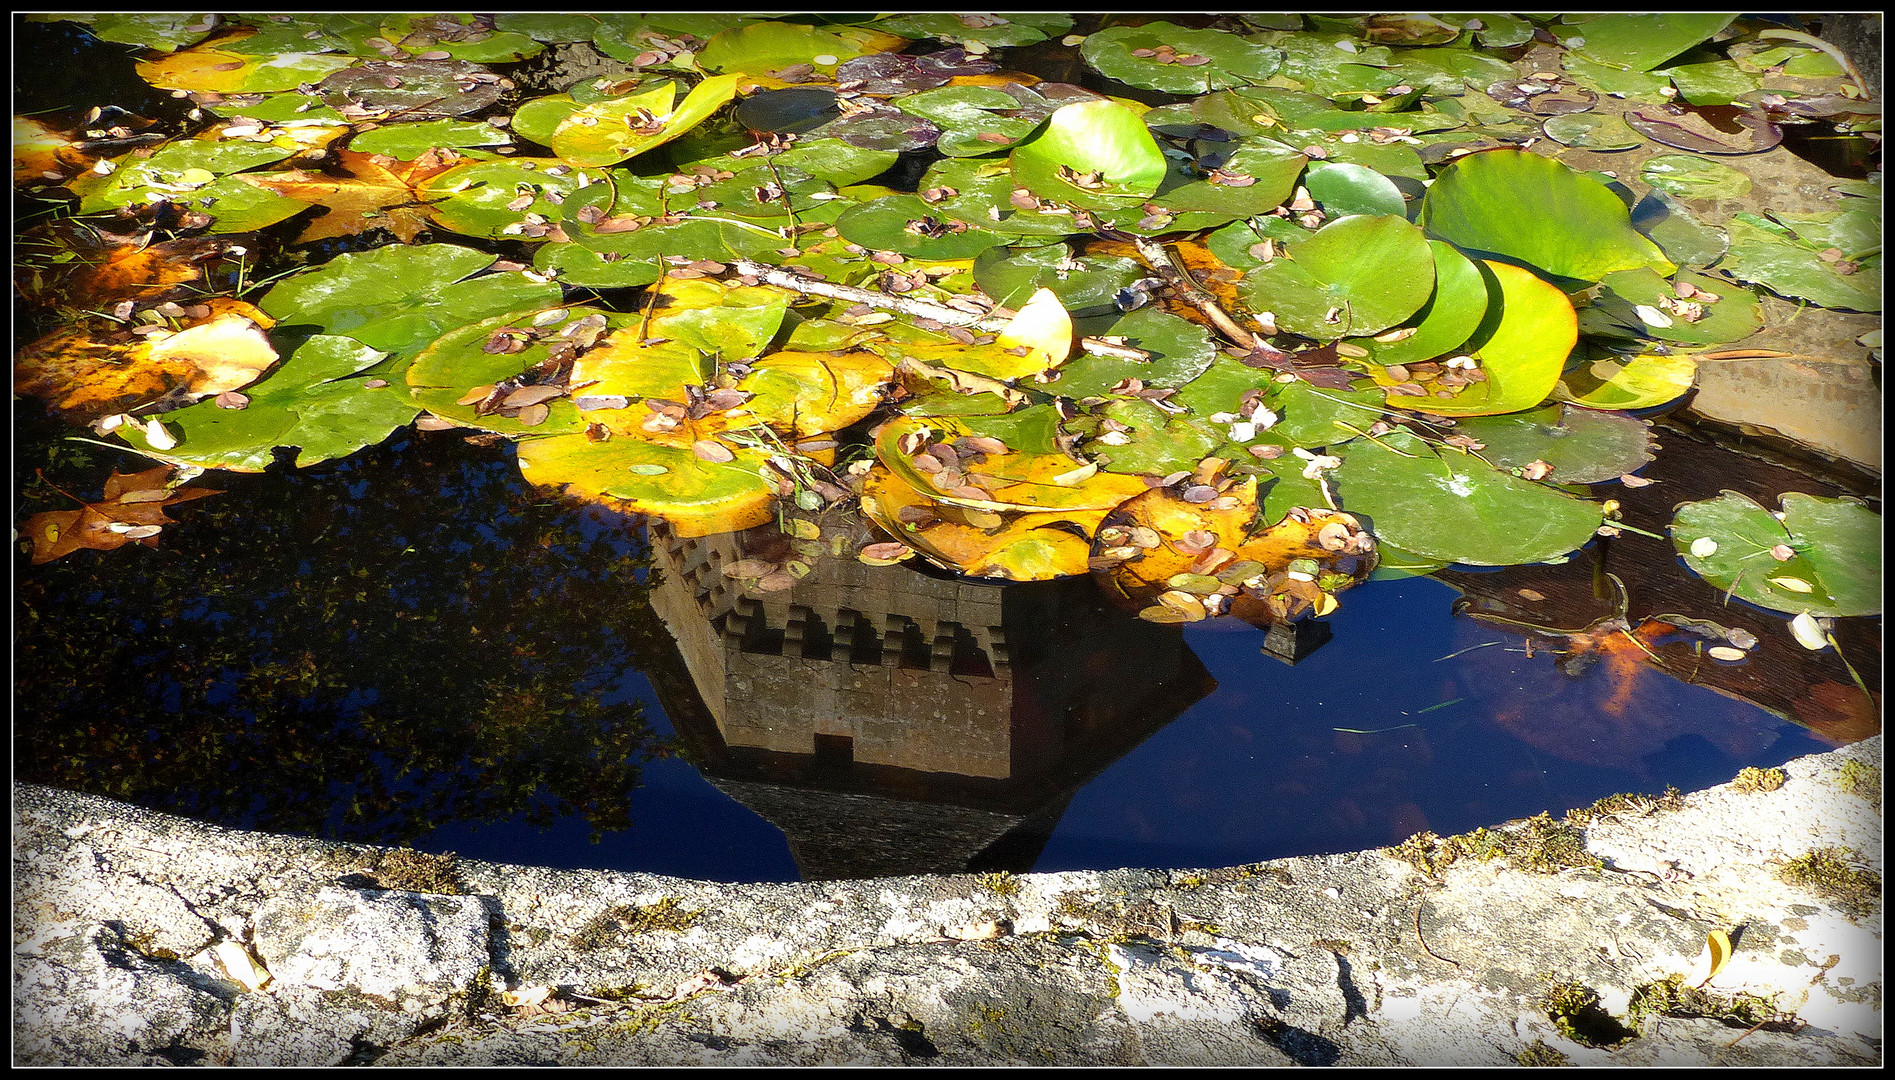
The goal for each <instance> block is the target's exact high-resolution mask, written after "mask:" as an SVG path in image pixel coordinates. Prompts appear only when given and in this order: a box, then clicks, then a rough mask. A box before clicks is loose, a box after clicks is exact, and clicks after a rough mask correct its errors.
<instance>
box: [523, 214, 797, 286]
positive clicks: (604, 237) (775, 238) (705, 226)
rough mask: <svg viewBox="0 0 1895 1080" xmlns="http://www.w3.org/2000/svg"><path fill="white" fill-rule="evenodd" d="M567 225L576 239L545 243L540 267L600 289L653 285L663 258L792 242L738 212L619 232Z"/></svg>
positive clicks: (744, 251) (752, 251) (741, 253)
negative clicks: (745, 219) (722, 217)
mask: <svg viewBox="0 0 1895 1080" xmlns="http://www.w3.org/2000/svg"><path fill="white" fill-rule="evenodd" d="M565 229H566V232H567V235H568V236H570V237H571V239H572V242H571V243H566V244H557V243H554V244H542V245H540V247H539V249H538V250H536V251H535V252H534V253H533V265H534V268H535V269H537V270H540V271H542V272H547V271H550V272H554V273H556V274H558V276H559V280H561V281H563V282H566V283H568V284H572V285H584V286H588V287H590V288H595V289H616V288H629V287H632V286H635V285H649V284H650V283H652V282H654V281H657V280H658V279H659V278H660V277H662V276H663V266H662V265H661V263H660V260H661V259H663V258H685V259H712V260H715V261H718V262H723V261H725V260H728V259H731V258H736V257H743V258H750V259H760V260H764V261H772V260H775V259H781V258H782V256H780V255H773V254H771V253H772V252H773V251H774V250H775V249H777V248H780V247H782V246H784V244H786V243H787V242H788V241H786V240H784V239H783V237H782V236H780V235H779V234H777V233H776V232H775V230H772V229H766V228H764V227H762V226H760V225H751V224H749V223H746V222H743V221H741V220H740V219H737V218H729V219H725V220H720V221H709V220H705V219H703V218H685V219H684V220H682V221H677V222H673V223H671V224H667V225H659V224H652V225H646V226H644V227H643V228H640V229H637V230H634V231H631V232H619V233H594V232H592V231H591V230H590V227H589V226H586V225H584V224H579V223H575V222H568V223H567V224H566V225H565Z"/></svg>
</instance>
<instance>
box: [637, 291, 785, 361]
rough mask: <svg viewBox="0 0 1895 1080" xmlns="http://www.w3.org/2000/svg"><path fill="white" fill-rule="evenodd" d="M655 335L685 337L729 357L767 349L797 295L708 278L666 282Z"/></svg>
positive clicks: (694, 345) (702, 349)
mask: <svg viewBox="0 0 1895 1080" xmlns="http://www.w3.org/2000/svg"><path fill="white" fill-rule="evenodd" d="M663 298H664V303H663V304H662V305H661V306H660V308H659V309H658V313H657V317H656V318H654V319H653V320H652V335H653V336H655V337H665V338H671V339H673V340H676V341H680V342H683V343H684V344H686V345H689V346H691V347H692V348H695V349H697V350H698V351H700V352H703V353H706V354H708V355H711V356H717V357H720V358H721V359H723V360H724V361H725V362H734V361H738V360H748V359H750V358H751V357H753V356H757V355H759V354H760V353H762V352H763V350H764V347H765V346H767V345H768V344H769V343H770V341H771V339H773V338H775V337H776V332H777V330H778V329H779V328H780V327H781V326H782V325H783V317H784V315H785V314H786V313H787V312H788V311H789V305H790V300H791V299H792V298H793V297H792V294H790V293H788V292H785V291H783V290H782V289H773V288H769V287H767V286H761V285H759V286H744V285H724V284H723V283H721V282H717V281H709V280H702V279H700V280H682V281H681V280H671V281H667V282H665V285H664V289H663Z"/></svg>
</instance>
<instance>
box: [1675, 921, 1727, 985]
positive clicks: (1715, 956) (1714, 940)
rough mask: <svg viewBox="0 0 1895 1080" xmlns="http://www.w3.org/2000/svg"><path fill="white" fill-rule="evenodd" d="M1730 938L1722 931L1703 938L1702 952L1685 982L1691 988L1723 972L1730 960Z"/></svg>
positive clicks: (1714, 931) (1712, 932)
mask: <svg viewBox="0 0 1895 1080" xmlns="http://www.w3.org/2000/svg"><path fill="white" fill-rule="evenodd" d="M1731 951H1732V946H1731V938H1730V935H1729V934H1727V933H1725V932H1724V931H1722V930H1713V931H1711V932H1710V933H1709V934H1707V935H1706V936H1705V938H1704V951H1703V952H1702V953H1700V954H1699V956H1698V962H1697V963H1696V964H1695V965H1694V966H1693V967H1692V969H1691V974H1690V975H1687V976H1686V977H1685V981H1686V982H1688V983H1690V984H1691V985H1692V986H1703V985H1704V984H1705V983H1708V982H1710V981H1711V980H1712V979H1714V978H1716V977H1717V973H1718V972H1720V971H1722V970H1724V965H1725V963H1727V962H1728V961H1729V960H1730V958H1731Z"/></svg>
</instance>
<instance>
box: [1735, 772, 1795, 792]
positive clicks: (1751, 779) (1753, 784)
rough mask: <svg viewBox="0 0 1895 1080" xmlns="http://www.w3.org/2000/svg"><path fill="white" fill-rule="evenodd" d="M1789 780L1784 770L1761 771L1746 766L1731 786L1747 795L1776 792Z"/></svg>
mask: <svg viewBox="0 0 1895 1080" xmlns="http://www.w3.org/2000/svg"><path fill="white" fill-rule="evenodd" d="M1787 779H1789V777H1788V776H1786V775H1785V774H1784V772H1783V770H1782V769H1759V768H1757V767H1756V766H1754V765H1747V766H1745V767H1744V768H1743V769H1742V770H1741V771H1740V772H1738V774H1737V777H1736V779H1734V780H1732V781H1731V786H1732V787H1734V788H1736V789H1737V790H1738V791H1741V792H1743V793H1745V794H1746V795H1748V794H1752V793H1755V792H1759V791H1775V790H1776V789H1778V788H1780V787H1782V786H1783V782H1784V781H1785V780H1787Z"/></svg>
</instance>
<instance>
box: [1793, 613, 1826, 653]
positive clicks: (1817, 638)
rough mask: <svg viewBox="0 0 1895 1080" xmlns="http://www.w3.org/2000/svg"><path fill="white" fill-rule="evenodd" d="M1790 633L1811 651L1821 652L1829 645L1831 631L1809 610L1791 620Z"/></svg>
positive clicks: (1798, 642)
mask: <svg viewBox="0 0 1895 1080" xmlns="http://www.w3.org/2000/svg"><path fill="white" fill-rule="evenodd" d="M1790 635H1791V636H1792V637H1794V638H1796V643H1797V644H1798V645H1801V646H1803V647H1804V648H1805V649H1808V650H1809V651H1811V652H1821V651H1822V650H1823V649H1824V648H1826V647H1828V645H1829V631H1828V630H1827V629H1826V628H1825V627H1824V626H1823V624H1822V623H1821V622H1820V621H1818V620H1817V618H1816V617H1815V616H1813V615H1811V614H1810V613H1809V612H1807V611H1805V612H1803V613H1802V614H1801V615H1798V616H1797V617H1796V618H1794V619H1791V620H1790Z"/></svg>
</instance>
